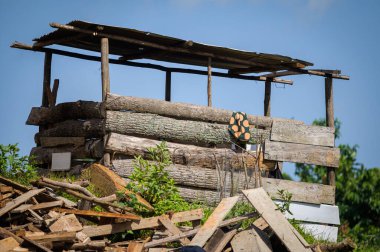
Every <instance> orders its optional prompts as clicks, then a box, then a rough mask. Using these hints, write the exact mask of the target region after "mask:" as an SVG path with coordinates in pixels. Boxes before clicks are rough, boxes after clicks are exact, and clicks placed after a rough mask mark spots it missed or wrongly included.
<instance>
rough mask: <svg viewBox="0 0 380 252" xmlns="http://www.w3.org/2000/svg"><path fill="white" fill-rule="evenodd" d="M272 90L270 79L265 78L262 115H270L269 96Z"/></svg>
mask: <svg viewBox="0 0 380 252" xmlns="http://www.w3.org/2000/svg"><path fill="white" fill-rule="evenodd" d="M271 90H272V81H271V80H270V79H266V81H265V97H264V116H270V96H271Z"/></svg>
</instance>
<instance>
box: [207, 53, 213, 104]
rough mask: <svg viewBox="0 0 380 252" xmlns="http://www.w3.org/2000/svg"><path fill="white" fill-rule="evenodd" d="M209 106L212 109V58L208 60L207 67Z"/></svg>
mask: <svg viewBox="0 0 380 252" xmlns="http://www.w3.org/2000/svg"><path fill="white" fill-rule="evenodd" d="M207 105H208V106H209V107H212V101H211V57H209V58H208V65H207Z"/></svg>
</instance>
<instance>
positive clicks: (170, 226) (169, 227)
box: [158, 215, 190, 245]
mask: <svg viewBox="0 0 380 252" xmlns="http://www.w3.org/2000/svg"><path fill="white" fill-rule="evenodd" d="M158 220H159V221H160V223H161V224H162V226H164V227H165V228H166V229H167V230H168V231H169V232H170V233H171V234H172V235H177V234H181V233H182V232H181V230H179V228H178V227H177V226H176V225H174V224H173V222H171V221H170V219H169V218H168V217H167V216H165V215H163V216H159V217H158ZM179 241H180V242H181V244H182V245H187V244H189V243H190V240H189V239H188V238H186V237H185V238H181V239H180V240H179Z"/></svg>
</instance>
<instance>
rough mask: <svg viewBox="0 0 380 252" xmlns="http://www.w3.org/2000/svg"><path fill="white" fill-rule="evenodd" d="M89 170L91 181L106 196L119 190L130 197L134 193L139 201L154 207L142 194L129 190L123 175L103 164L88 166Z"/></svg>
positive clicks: (146, 205) (148, 207) (150, 207)
mask: <svg viewBox="0 0 380 252" xmlns="http://www.w3.org/2000/svg"><path fill="white" fill-rule="evenodd" d="M88 171H89V176H90V181H91V183H93V184H94V186H95V188H96V189H97V190H98V191H100V192H102V193H103V194H104V196H108V195H111V194H114V193H116V192H118V191H123V192H124V193H125V194H126V195H127V196H129V197H130V196H131V195H133V196H134V197H135V198H136V199H137V201H138V202H139V203H141V204H142V205H143V206H145V207H146V208H147V209H149V210H153V209H154V208H153V207H152V205H151V204H150V203H149V202H148V201H146V200H145V199H144V198H143V197H141V195H139V194H135V193H133V192H132V191H129V190H127V189H126V186H127V182H126V181H125V180H124V179H123V178H122V177H120V176H119V175H117V174H116V173H114V172H113V171H111V170H110V169H109V168H107V167H105V166H103V165H101V164H92V165H91V166H90V167H89V168H88Z"/></svg>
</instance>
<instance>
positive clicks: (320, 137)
mask: <svg viewBox="0 0 380 252" xmlns="http://www.w3.org/2000/svg"><path fill="white" fill-rule="evenodd" d="M334 132H335V129H334V128H331V127H324V126H315V125H296V124H293V123H288V122H278V121H275V122H273V125H272V130H271V135H270V140H271V141H278V142H287V143H300V144H311V145H321V146H328V147H334V138H335V136H334Z"/></svg>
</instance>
